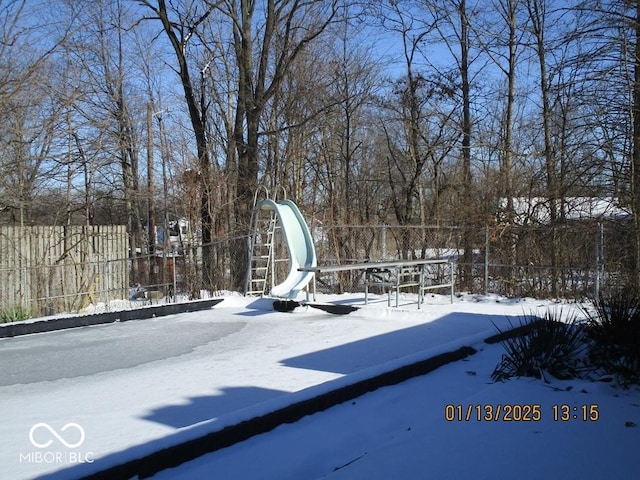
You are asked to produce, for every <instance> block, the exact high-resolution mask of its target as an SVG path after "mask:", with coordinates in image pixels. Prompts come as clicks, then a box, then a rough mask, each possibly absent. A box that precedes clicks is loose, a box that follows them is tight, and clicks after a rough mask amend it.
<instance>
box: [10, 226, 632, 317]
mask: <svg viewBox="0 0 640 480" xmlns="http://www.w3.org/2000/svg"><path fill="white" fill-rule="evenodd" d="M310 228H311V232H312V236H313V240H314V245H315V249H316V254H317V258H318V263H319V264H321V265H331V264H346V263H361V262H365V261H367V260H371V261H377V260H401V259H402V260H407V259H425V258H429V259H432V258H433V259H436V258H437V259H447V260H450V261H451V262H453V263H454V264H455V272H456V275H455V283H456V286H455V290H456V291H466V292H470V293H481V294H488V293H493V294H501V295H506V296H528V297H536V298H565V299H583V298H586V297H590V296H593V295H596V294H597V293H598V292H599V291H605V290H608V289H612V288H619V287H624V286H625V285H628V280H629V278H630V275H631V268H632V265H633V256H632V252H633V248H632V243H633V231H632V225H630V224H629V223H624V222H606V223H595V222H594V223H587V222H580V223H576V224H572V225H565V226H562V227H555V228H552V227H549V226H535V227H524V226H513V225H511V226H507V225H492V226H482V227H473V228H471V227H466V228H463V227H395V226H381V225H379V226H314V225H310ZM283 243H284V242H282V238H281V236H278V235H276V237H275V245H276V248H275V256H276V260H280V261H277V262H275V263H274V270H273V272H274V273H273V275H274V282H275V283H278V282H280V281H281V280H282V279H284V278H285V277H286V275H287V273H288V269H289V266H288V264H287V262H286V261H284V259H286V258H287V252H286V249H285V248H284V247H283V246H282V245H283ZM203 255H208V259H209V261H208V263H209V265H210V268H209V271H208V272H204V271H203V265H204V262H203V260H202V259H203ZM86 258H87V261H84V262H81V261H73V262H72V259H68V260H67V263H66V264H65V262H58V263H57V264H49V265H47V264H43V263H41V264H39V265H35V266H28V265H20V266H18V265H16V266H13V267H11V266H8V265H6V264H4V265H3V266H2V268H0V278H1V279H2V283H3V285H2V287H3V293H2V296H0V313H2V312H3V311H6V310H7V309H8V308H13V307H15V306H16V305H18V306H21V307H22V308H24V309H26V310H28V311H29V312H30V314H31V316H36V315H47V314H55V313H60V312H79V311H84V312H86V311H101V310H109V309H114V310H115V309H123V308H135V307H137V306H143V305H148V304H150V303H160V302H174V301H182V300H184V299H195V298H208V297H210V296H215V295H218V294H219V293H220V292H223V291H229V290H231V291H243V288H244V279H245V276H246V274H247V272H246V268H247V265H248V239H247V238H246V237H236V238H223V239H219V240H217V241H216V242H214V243H212V244H211V245H208V246H205V247H203V246H191V247H184V248H180V249H176V250H175V251H171V252H167V253H166V254H159V255H158V254H156V255H149V256H138V257H136V258H134V259H130V258H115V259H114V258H104V257H102V258H100V257H95V258H91V257H86ZM69 262H72V263H69ZM70 272H74V273H73V275H74V276H75V277H77V279H79V280H74V281H70V280H69V276H70ZM429 275H430V276H431V277H430V279H429V280H430V281H431V282H432V283H434V284H435V283H445V282H446V281H447V276H448V275H449V273H448V269H447V268H445V267H443V266H441V265H439V266H435V267H434V270H433V271H431V272H429ZM363 277H364V272H362V271H345V272H338V273H335V274H333V275H330V276H323V277H321V278H318V279H317V282H316V287H317V291H318V292H321V293H344V292H361V291H363V288H364V278H363ZM205 285H208V286H209V288H208V289H206V288H205ZM266 293H268V288H267V292H266Z"/></svg>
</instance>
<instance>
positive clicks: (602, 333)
mask: <svg viewBox="0 0 640 480" xmlns="http://www.w3.org/2000/svg"><path fill="white" fill-rule="evenodd" d="M593 307H594V308H593V310H591V309H587V308H584V309H583V311H584V313H585V314H586V316H587V330H586V333H587V338H588V339H589V341H590V343H589V361H590V363H591V364H592V365H593V367H594V369H595V370H596V371H597V372H598V373H600V374H610V375H615V376H616V377H617V378H618V380H620V381H621V383H622V384H624V385H626V384H630V383H640V297H638V296H637V295H634V294H631V293H614V294H611V295H609V296H605V295H600V296H599V297H598V298H597V299H595V300H593Z"/></svg>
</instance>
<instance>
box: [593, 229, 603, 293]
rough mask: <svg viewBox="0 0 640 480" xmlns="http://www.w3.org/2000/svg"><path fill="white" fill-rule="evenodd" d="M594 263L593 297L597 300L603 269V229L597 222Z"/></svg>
mask: <svg viewBox="0 0 640 480" xmlns="http://www.w3.org/2000/svg"><path fill="white" fill-rule="evenodd" d="M595 240H596V241H595V245H596V248H595V257H596V258H595V261H596V265H595V268H596V275H595V280H594V282H593V295H594V298H596V299H597V298H598V297H599V296H600V280H601V279H600V274H601V271H602V268H603V267H604V264H603V249H604V228H603V225H602V223H600V222H598V225H597V227H596V239H595Z"/></svg>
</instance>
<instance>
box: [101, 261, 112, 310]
mask: <svg viewBox="0 0 640 480" xmlns="http://www.w3.org/2000/svg"><path fill="white" fill-rule="evenodd" d="M109 273H110V272H109V262H108V261H105V262H104V263H103V264H102V278H103V283H104V304H105V309H106V311H107V312H110V311H111V310H110V307H109V303H110V301H109Z"/></svg>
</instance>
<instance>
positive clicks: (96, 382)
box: [0, 295, 640, 480]
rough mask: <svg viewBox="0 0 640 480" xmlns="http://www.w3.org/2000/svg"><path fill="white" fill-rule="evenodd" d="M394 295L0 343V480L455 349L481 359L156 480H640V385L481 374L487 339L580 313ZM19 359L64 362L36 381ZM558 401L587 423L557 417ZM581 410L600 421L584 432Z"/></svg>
mask: <svg viewBox="0 0 640 480" xmlns="http://www.w3.org/2000/svg"><path fill="white" fill-rule="evenodd" d="M401 300H402V301H401V306H400V307H399V308H389V307H387V303H386V296H381V297H378V298H374V301H373V302H371V301H370V304H369V305H367V306H364V305H363V297H362V295H343V296H319V298H318V301H320V302H335V303H349V304H354V305H357V306H360V307H361V308H360V309H359V310H357V311H355V312H353V313H351V314H349V315H344V316H340V315H331V314H328V313H325V312H322V311H319V310H317V309H314V308H309V307H300V308H298V309H296V311H294V312H291V313H279V312H274V311H272V309H271V302H270V300H268V299H258V300H257V299H250V298H244V297H240V296H231V295H229V296H226V297H225V300H224V301H223V302H222V303H220V304H219V305H217V306H216V307H214V308H213V309H211V310H208V311H203V312H193V313H187V314H181V315H174V316H170V317H163V318H157V319H149V320H144V321H135V322H126V323H122V324H113V325H104V326H95V327H85V328H81V329H74V330H69V331H65V332H50V333H46V334H38V335H29V336H26V337H20V338H10V339H2V340H0V361H2V362H3V364H4V366H5V369H6V368H7V365H10V366H11V368H12V369H15V370H18V371H20V372H22V371H24V374H23V373H21V375H23V376H22V377H21V378H22V380H20V379H18V380H16V379H15V377H11V376H9V375H8V374H7V372H6V371H5V372H4V373H3V374H0V380H2V383H1V384H0V385H2V386H0V411H1V412H3V413H4V415H3V421H2V422H1V423H0V440H2V445H3V448H2V449H1V450H0V478H3V479H4V478H7V479H9V478H11V479H21V478H37V477H41V476H46V478H55V479H67V478H78V477H79V476H82V475H86V474H89V473H91V472H96V471H99V470H102V469H104V468H107V467H108V466H112V465H116V464H118V463H122V462H124V461H127V460H131V459H134V458H137V457H139V456H141V455H144V454H147V453H150V452H153V451H156V450H158V449H160V448H162V447H166V446H169V445H174V444H176V443H179V442H181V441H184V440H186V439H190V438H197V437H199V436H201V435H203V434H205V433H208V432H212V431H217V430H220V429H222V428H224V427H225V426H227V425H233V424H236V423H238V422H241V421H243V420H247V419H250V418H253V417H255V416H257V415H261V414H264V413H268V412H271V411H274V410H276V409H278V408H282V407H284V406H286V405H289V404H292V403H295V402H298V401H301V400H303V399H307V398H313V397H314V396H316V395H318V394H320V393H324V392H327V391H330V390H332V389H335V388H337V387H339V386H342V385H348V384H352V383H354V382H356V381H358V380H361V379H364V378H369V377H371V376H374V375H377V374H379V373H382V372H386V371H390V370H392V369H394V368H397V367H399V366H402V365H408V364H411V363H413V362H415V361H418V360H421V359H425V358H430V357H432V356H434V355H437V354H439V353H443V352H447V351H452V350H455V349H457V348H459V347H461V346H471V347H473V348H475V349H476V350H477V353H476V354H474V355H471V356H469V357H467V358H466V359H465V360H462V361H458V362H454V363H451V364H449V365H445V366H443V367H440V368H439V369H437V370H435V371H433V372H431V373H429V374H427V375H423V376H420V377H416V378H413V379H411V380H408V381H406V382H403V383H401V384H398V385H395V386H390V387H384V388H381V389H378V390H376V391H374V392H371V393H368V394H366V395H363V396H362V397H358V398H356V399H354V400H353V401H349V402H346V403H344V404H341V405H337V406H335V407H332V408H330V409H328V410H325V411H323V412H319V413H316V414H314V415H310V416H307V417H305V418H303V419H301V420H299V421H298V422H296V423H294V424H287V425H282V426H280V427H278V428H276V429H275V430H273V431H271V432H268V433H266V434H262V435H257V436H255V437H252V438H250V439H249V440H246V441H244V442H241V443H238V444H236V445H234V446H231V447H228V448H225V449H222V450H219V451H216V452H213V453H210V454H207V455H205V456H202V457H200V458H198V459H196V460H193V461H191V462H188V463H186V464H183V465H181V466H179V467H177V468H175V469H171V470H165V471H163V472H160V473H159V474H157V475H156V476H155V477H154V478H158V479H174V478H184V479H191V478H212V477H215V478H242V479H258V478H260V479H287V478H290V479H301V478H304V479H320V478H330V479H343V478H344V479H365V478H366V479H376V478H379V479H388V478H406V479H409V478H438V479H448V478H452V479H453V478H467V477H468V478H474V479H482V478H492V479H500V478H516V477H517V478H520V479H524V480H527V479H538V478H580V479H589V478H618V479H624V478H629V479H631V478H638V476H639V475H640V464H639V463H638V462H637V460H636V457H635V454H636V450H637V445H638V444H639V441H640V389H638V388H636V387H632V388H630V389H624V388H622V387H619V386H616V385H612V384H610V383H601V382H590V381H586V380H570V381H559V380H552V383H550V384H547V383H544V382H542V381H540V380H535V379H528V378H522V379H514V380H510V381H508V382H504V383H494V382H492V381H491V379H490V375H491V372H492V371H493V369H494V368H495V366H496V365H497V363H498V362H499V360H500V357H501V355H502V353H503V348H502V346H501V345H500V344H494V345H489V344H486V343H485V342H484V339H485V338H487V337H489V336H491V335H493V334H495V333H496V326H498V327H500V328H506V327H507V326H508V325H509V322H511V323H517V322H518V321H519V319H520V318H522V317H523V316H525V315H530V314H535V313H541V312H544V311H545V310H546V309H548V308H561V312H562V314H563V315H567V316H569V315H571V314H573V313H576V312H579V309H578V307H577V306H576V305H572V304H565V305H562V306H561V307H559V306H556V305H555V304H553V303H551V302H547V301H538V300H534V299H518V300H507V299H503V298H500V297H495V296H487V297H482V296H461V297H459V298H456V300H455V302H454V303H453V304H450V303H449V298H448V296H442V297H440V296H437V295H432V296H429V297H428V301H427V302H428V304H427V305H425V306H424V307H423V308H421V309H420V310H418V309H417V308H416V305H415V303H413V302H412V300H414V299H412V298H411V297H410V296H409V295H406V296H403V297H401ZM494 324H495V326H494ZM159 352H160V353H161V354H160V353H159ZM29 355H31V357H34V358H35V357H40V358H43V359H47V358H49V359H55V363H56V364H58V365H59V366H58V367H55V366H54V365H49V366H48V367H47V366H45V367H40V368H38V367H33V369H34V370H35V371H30V370H29V369H30V368H31V367H30V363H31V362H29V361H27V360H25V359H29V358H30V357H29ZM63 355H68V357H69V358H67V359H66V360H65V361H64V362H62V361H59V359H60V358H61V356H63ZM51 362H54V360H51V361H50V363H51ZM36 363H37V362H35V361H34V364H36ZM60 365H62V366H60ZM38 372H40V373H41V374H40V376H39V375H38ZM27 378H28V379H27ZM447 405H452V406H453V407H449V408H447V407H446V406H447ZM498 405H500V406H501V408H505V406H506V405H510V406H533V405H536V406H539V409H538V411H539V416H540V419H539V420H535V421H533V420H532V421H505V419H504V415H503V414H501V415H499V416H498V418H497V419H495V420H494V419H491V420H485V418H484V415H485V414H486V409H487V406H494V407H497V406H498ZM559 405H569V406H570V408H571V409H572V410H571V417H573V415H574V414H575V415H576V416H578V417H579V418H578V419H573V418H571V419H570V420H569V421H566V422H562V421H556V420H554V418H553V417H554V406H559ZM583 405H584V406H585V409H586V412H587V413H590V412H591V411H592V409H591V406H592V405H595V406H597V408H596V410H597V414H598V419H597V420H593V421H583V420H582V419H581V418H580V417H582V414H583V411H582V408H581V407H582V406H583ZM458 406H459V407H458ZM573 407H576V411H575V412H573ZM558 408H559V407H558ZM478 409H480V410H481V418H480V419H478V418H477V412H478ZM452 410H453V414H454V417H455V419H454V420H453V421H447V419H446V418H445V413H446V412H447V411H448V413H449V414H451V413H452ZM459 412H460V415H462V418H461V419H460V418H459ZM467 412H471V414H470V415H469V418H468V419H467V418H465V417H466V416H467ZM39 423H46V424H47V425H48V426H50V427H51V430H52V431H53V432H52V431H49V430H47V429H46V427H43V426H40V427H37V428H34V427H35V426H37V425H38V424H39ZM68 424H72V425H71V426H69V427H67V429H66V430H63V428H64V427H65V425H68ZM73 424H75V425H78V426H79V427H80V428H81V429H82V432H83V433H84V434H85V437H84V440H83V442H82V444H81V445H80V446H79V447H77V448H67V447H65V446H64V445H63V444H62V443H61V441H60V439H58V438H57V437H56V434H57V435H58V436H59V437H60V438H61V439H62V440H65V441H67V442H68V443H77V441H79V437H78V435H79V428H77V427H75V426H74V425H73ZM30 432H31V434H32V435H31V438H30V435H29V434H30ZM54 432H55V433H54ZM32 440H35V441H36V443H38V444H44V443H46V442H47V441H48V440H51V441H52V444H51V445H50V446H48V447H46V448H42V449H39V448H37V446H35V445H34V442H33V441H32ZM38 453H39V454H40V457H38V455H37V454H38ZM38 459H40V461H38ZM83 462H84V463H83Z"/></svg>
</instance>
